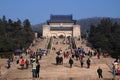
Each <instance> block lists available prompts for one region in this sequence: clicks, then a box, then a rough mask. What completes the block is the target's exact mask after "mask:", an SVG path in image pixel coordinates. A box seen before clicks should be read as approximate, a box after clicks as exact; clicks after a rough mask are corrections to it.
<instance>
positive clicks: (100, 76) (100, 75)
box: [97, 67, 103, 78]
mask: <svg viewBox="0 0 120 80" xmlns="http://www.w3.org/2000/svg"><path fill="white" fill-rule="evenodd" d="M97 73H98V77H99V78H103V76H102V69H101V68H100V67H99V68H98V69H97Z"/></svg>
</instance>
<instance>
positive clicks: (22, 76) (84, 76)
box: [0, 40, 114, 80]
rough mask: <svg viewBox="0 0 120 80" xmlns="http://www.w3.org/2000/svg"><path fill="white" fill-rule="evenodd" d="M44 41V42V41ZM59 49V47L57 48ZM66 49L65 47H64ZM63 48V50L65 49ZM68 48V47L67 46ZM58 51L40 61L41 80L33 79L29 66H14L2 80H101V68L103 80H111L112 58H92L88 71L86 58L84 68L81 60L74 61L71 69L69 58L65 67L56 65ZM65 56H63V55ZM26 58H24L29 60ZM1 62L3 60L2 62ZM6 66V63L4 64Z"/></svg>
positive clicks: (65, 62) (64, 64)
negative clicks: (22, 68) (22, 67)
mask: <svg viewBox="0 0 120 80" xmlns="http://www.w3.org/2000/svg"><path fill="white" fill-rule="evenodd" d="M43 41H44V40H43ZM41 45H42V43H40V44H39V43H38V44H37V45H36V46H34V47H33V48H32V49H35V50H36V49H37V48H40V46H41ZM56 47H57V46H56ZM64 47H65V46H64ZM64 47H62V48H64ZM67 47H68V46H67ZM56 56H57V55H56V51H54V50H51V51H50V53H49V54H48V55H47V56H43V57H42V60H40V65H41V70H40V78H36V79H32V72H31V71H32V68H31V66H29V68H28V69H24V70H20V69H19V65H16V64H15V65H13V67H12V69H11V70H10V71H9V73H8V74H7V75H5V76H4V78H3V79H2V80H99V79H98V76H97V72H96V70H97V68H98V67H101V68H102V69H103V77H104V79H101V80H111V78H112V77H113V76H112V72H111V69H110V67H109V66H110V65H111V62H112V61H113V60H114V59H112V58H101V59H100V60H99V59H97V57H96V56H95V57H92V58H91V67H90V69H87V68H86V67H87V65H86V59H87V58H88V57H87V56H86V57H85V58H84V67H83V68H81V67H80V62H79V60H76V59H73V60H74V64H73V67H72V68H70V67H69V64H68V61H69V58H65V59H64V62H63V65H56V64H55V57H56ZM62 56H63V55H62ZM27 57H29V56H25V55H24V57H23V58H27ZM0 61H1V60H0ZM4 64H5V63H4Z"/></svg>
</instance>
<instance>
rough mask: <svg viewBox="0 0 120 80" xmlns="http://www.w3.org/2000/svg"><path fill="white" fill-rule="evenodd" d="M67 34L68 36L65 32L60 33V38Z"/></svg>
mask: <svg viewBox="0 0 120 80" xmlns="http://www.w3.org/2000/svg"><path fill="white" fill-rule="evenodd" d="M65 36H66V35H65V33H64V32H61V33H58V37H59V38H64V37H65Z"/></svg>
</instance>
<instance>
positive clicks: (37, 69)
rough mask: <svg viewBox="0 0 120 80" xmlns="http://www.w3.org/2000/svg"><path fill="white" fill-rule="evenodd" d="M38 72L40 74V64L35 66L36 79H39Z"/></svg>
mask: <svg viewBox="0 0 120 80" xmlns="http://www.w3.org/2000/svg"><path fill="white" fill-rule="evenodd" d="M39 72H40V63H39V62H37V66H36V78H39Z"/></svg>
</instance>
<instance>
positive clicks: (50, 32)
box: [43, 15, 81, 38]
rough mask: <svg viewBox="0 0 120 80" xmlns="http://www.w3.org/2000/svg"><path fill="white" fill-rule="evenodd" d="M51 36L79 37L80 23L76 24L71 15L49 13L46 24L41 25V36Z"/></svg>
mask: <svg viewBox="0 0 120 80" xmlns="http://www.w3.org/2000/svg"><path fill="white" fill-rule="evenodd" d="M52 36H54V37H59V36H64V37H68V36H71V37H77V38H81V31H80V25H77V24H76V20H73V18H72V15H51V16H50V20H48V21H47V24H45V25H43V37H52Z"/></svg>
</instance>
